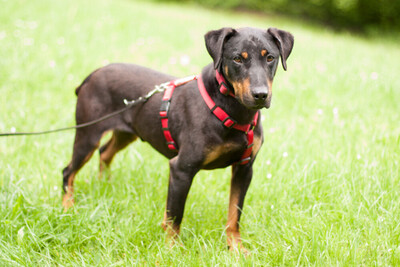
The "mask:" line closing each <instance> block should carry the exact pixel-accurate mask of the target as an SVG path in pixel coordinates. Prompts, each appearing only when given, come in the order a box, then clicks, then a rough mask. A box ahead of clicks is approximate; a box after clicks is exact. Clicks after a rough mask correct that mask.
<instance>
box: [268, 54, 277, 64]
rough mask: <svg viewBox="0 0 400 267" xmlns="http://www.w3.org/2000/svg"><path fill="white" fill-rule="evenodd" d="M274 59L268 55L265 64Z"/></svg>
mask: <svg viewBox="0 0 400 267" xmlns="http://www.w3.org/2000/svg"><path fill="white" fill-rule="evenodd" d="M274 59H275V58H274V57H273V56H271V55H268V56H267V62H271V61H273V60H274Z"/></svg>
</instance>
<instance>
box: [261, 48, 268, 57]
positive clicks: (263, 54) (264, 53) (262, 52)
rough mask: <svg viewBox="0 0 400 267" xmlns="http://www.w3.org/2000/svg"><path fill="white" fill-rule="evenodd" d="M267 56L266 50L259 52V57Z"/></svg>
mask: <svg viewBox="0 0 400 267" xmlns="http://www.w3.org/2000/svg"><path fill="white" fill-rule="evenodd" d="M266 54H267V50H265V49H263V50H261V56H263V57H264V56H265V55H266Z"/></svg>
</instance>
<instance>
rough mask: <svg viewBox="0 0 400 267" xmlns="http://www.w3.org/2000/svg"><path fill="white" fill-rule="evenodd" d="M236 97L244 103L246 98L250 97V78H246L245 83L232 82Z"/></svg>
mask: <svg viewBox="0 0 400 267" xmlns="http://www.w3.org/2000/svg"><path fill="white" fill-rule="evenodd" d="M232 85H233V89H234V90H235V95H236V96H238V97H239V99H240V100H241V101H242V102H243V99H244V96H245V95H246V94H247V95H250V78H246V79H244V80H243V81H237V82H232Z"/></svg>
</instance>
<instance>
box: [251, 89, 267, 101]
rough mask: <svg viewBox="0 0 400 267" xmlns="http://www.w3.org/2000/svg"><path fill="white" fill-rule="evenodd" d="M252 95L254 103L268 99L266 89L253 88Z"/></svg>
mask: <svg viewBox="0 0 400 267" xmlns="http://www.w3.org/2000/svg"><path fill="white" fill-rule="evenodd" d="M252 94H253V97H254V100H255V101H260V102H261V101H265V99H267V97H268V89H267V88H264V87H259V88H254V90H253V91H252Z"/></svg>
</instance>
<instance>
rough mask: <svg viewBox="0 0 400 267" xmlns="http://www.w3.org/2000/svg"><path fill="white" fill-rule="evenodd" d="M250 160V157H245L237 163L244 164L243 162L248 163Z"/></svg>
mask: <svg viewBox="0 0 400 267" xmlns="http://www.w3.org/2000/svg"><path fill="white" fill-rule="evenodd" d="M250 160H251V157H247V158H244V159H241V160H240V161H239V162H238V163H239V164H240V165H244V164H247V163H249V162H250Z"/></svg>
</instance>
